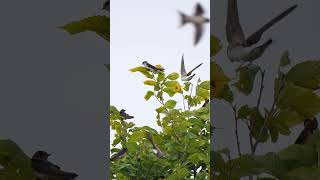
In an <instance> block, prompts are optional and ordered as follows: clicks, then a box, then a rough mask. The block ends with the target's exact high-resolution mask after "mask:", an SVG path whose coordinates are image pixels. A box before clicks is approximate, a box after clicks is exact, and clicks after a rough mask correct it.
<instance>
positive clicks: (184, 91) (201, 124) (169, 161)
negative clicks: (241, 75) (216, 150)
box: [110, 67, 210, 180]
mask: <svg viewBox="0 0 320 180" xmlns="http://www.w3.org/2000/svg"><path fill="white" fill-rule="evenodd" d="M130 71H131V72H140V73H141V74H142V75H144V77H145V78H146V80H145V81H144V84H145V85H147V86H146V88H150V89H149V90H148V91H147V93H146V95H145V97H144V98H145V99H146V100H148V99H150V98H153V99H156V100H157V101H158V102H159V107H158V108H156V112H157V116H156V117H155V119H150V121H152V120H154V121H156V122H157V124H158V125H159V127H160V128H161V130H160V131H159V132H158V131H156V130H154V129H152V128H150V127H147V126H144V127H137V126H136V125H135V124H134V123H132V122H128V121H125V120H121V117H120V114H119V111H118V110H117V108H116V107H113V106H111V107H110V124H111V128H112V129H113V130H114V131H115V132H116V134H115V139H114V141H113V144H112V146H113V148H112V149H111V152H112V153H116V152H118V151H119V150H120V149H121V147H126V148H128V152H127V153H126V154H125V156H124V157H123V158H120V159H118V160H116V161H112V162H111V177H110V178H111V179H134V180H135V179H147V180H149V179H168V180H170V179H191V178H192V177H194V175H196V177H197V179H206V178H208V176H209V173H208V170H209V152H210V144H209V139H210V109H209V108H210V107H209V105H208V106H206V107H201V106H200V105H202V104H203V103H204V100H205V99H206V98H209V96H210V82H209V81H198V83H197V84H192V83H190V82H185V83H182V82H179V81H178V78H179V74H178V73H175V72H174V73H170V74H168V75H166V74H165V73H159V74H153V73H149V72H148V71H146V69H144V68H143V67H136V68H133V69H131V70H130ZM146 82H148V83H146ZM150 85H152V86H150ZM193 89H197V90H196V92H195V91H194V90H193ZM192 92H194V93H192ZM178 96H180V97H183V102H182V103H180V102H178V101H176V98H177V97H178ZM141 113H143V112H141ZM147 132H150V133H151V134H152V136H153V139H154V144H155V145H156V146H157V148H159V150H160V151H161V152H162V153H163V154H164V156H158V155H157V153H155V152H154V151H155V150H156V149H154V147H153V145H152V143H151V142H150V140H148V138H147V137H146V133H147ZM197 169H199V170H200V172H198V173H196V171H195V170H197Z"/></svg>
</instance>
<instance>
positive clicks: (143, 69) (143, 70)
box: [129, 66, 153, 79]
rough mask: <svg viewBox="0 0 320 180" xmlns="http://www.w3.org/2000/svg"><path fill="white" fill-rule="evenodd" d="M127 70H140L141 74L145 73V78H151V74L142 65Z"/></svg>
mask: <svg viewBox="0 0 320 180" xmlns="http://www.w3.org/2000/svg"><path fill="white" fill-rule="evenodd" d="M129 71H131V72H140V73H142V74H143V75H145V76H146V77H147V78H150V79H152V78H153V75H152V74H151V73H150V72H149V71H148V70H147V68H145V67H144V66H138V67H135V68H132V69H130V70H129Z"/></svg>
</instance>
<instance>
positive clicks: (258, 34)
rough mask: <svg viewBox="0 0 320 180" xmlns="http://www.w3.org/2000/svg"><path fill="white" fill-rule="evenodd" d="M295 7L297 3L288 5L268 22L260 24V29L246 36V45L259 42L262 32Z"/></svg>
mask: <svg viewBox="0 0 320 180" xmlns="http://www.w3.org/2000/svg"><path fill="white" fill-rule="evenodd" d="M297 7H298V5H293V6H291V7H289V8H288V9H286V10H285V11H283V12H282V13H280V14H279V15H278V16H276V17H275V18H273V19H271V20H270V21H269V22H268V23H266V24H265V25H264V26H262V27H261V28H260V29H258V30H257V31H256V32H254V33H253V34H252V35H250V36H249V37H248V39H247V40H246V45H247V46H251V45H253V44H256V43H257V42H259V40H260V39H261V36H262V34H263V33H264V32H265V31H266V30H268V29H269V28H270V27H272V26H273V25H274V24H276V23H277V22H279V21H280V20H281V19H283V18H284V17H286V16H287V15H288V14H290V13H291V12H292V11H293V10H294V9H296V8H297Z"/></svg>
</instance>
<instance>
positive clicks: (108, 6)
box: [102, 0, 110, 11]
mask: <svg viewBox="0 0 320 180" xmlns="http://www.w3.org/2000/svg"><path fill="white" fill-rule="evenodd" d="M102 9H103V10H106V11H110V0H107V1H106V2H104V4H103V7H102Z"/></svg>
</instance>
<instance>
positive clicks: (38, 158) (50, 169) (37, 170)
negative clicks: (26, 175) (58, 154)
mask: <svg viewBox="0 0 320 180" xmlns="http://www.w3.org/2000/svg"><path fill="white" fill-rule="evenodd" d="M49 156H50V154H48V153H47V152H45V151H37V152H36V153H35V154H34V155H33V156H32V158H31V164H32V169H33V174H34V176H35V177H36V180H47V179H61V180H72V179H75V178H76V177H77V176H78V175H77V174H76V173H72V172H66V171H62V170H61V169H60V167H59V166H57V165H55V164H53V163H51V162H50V161H49V160H48V158H49Z"/></svg>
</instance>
